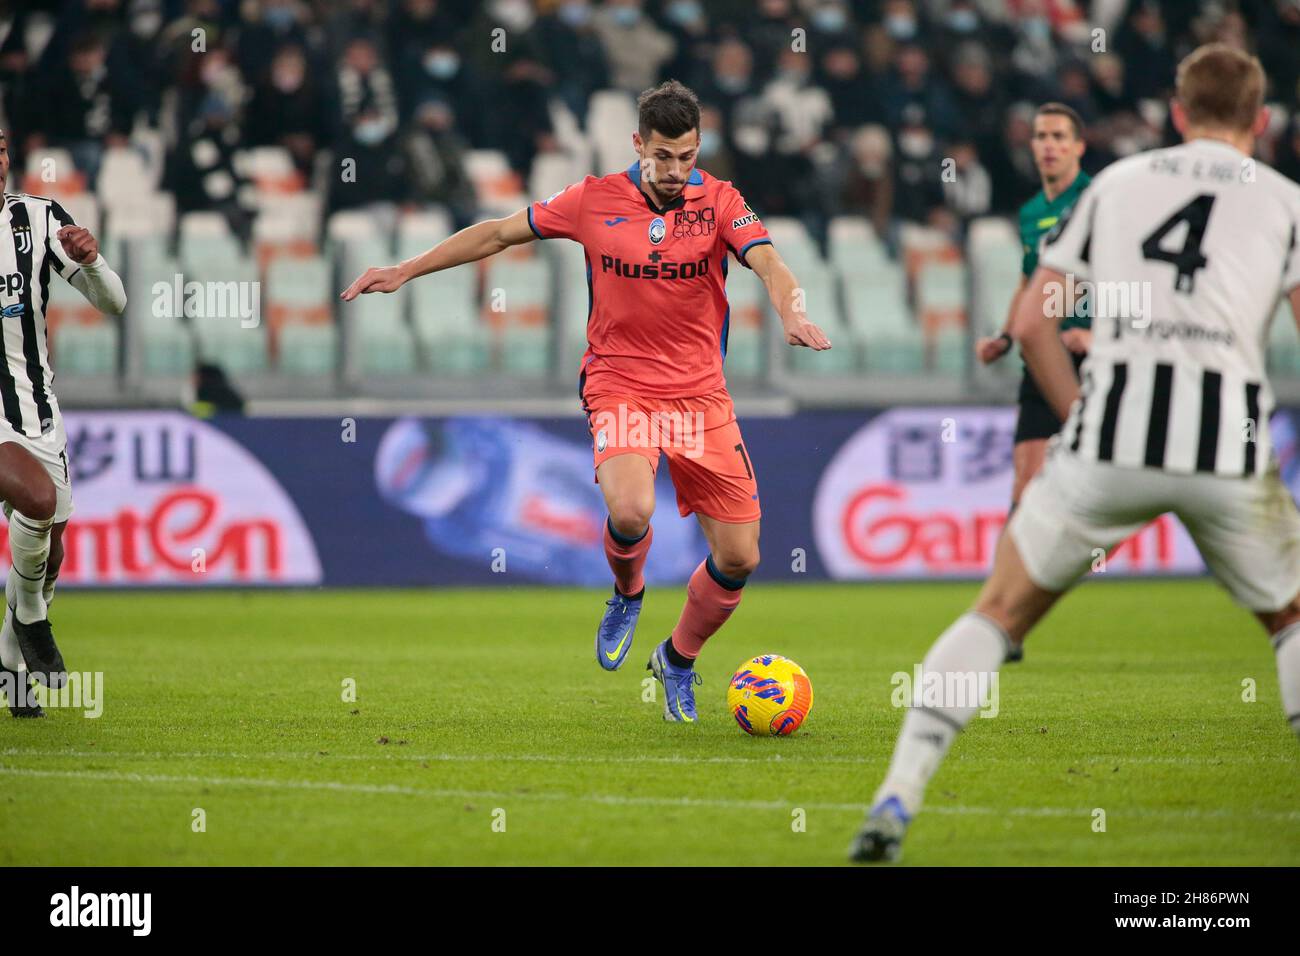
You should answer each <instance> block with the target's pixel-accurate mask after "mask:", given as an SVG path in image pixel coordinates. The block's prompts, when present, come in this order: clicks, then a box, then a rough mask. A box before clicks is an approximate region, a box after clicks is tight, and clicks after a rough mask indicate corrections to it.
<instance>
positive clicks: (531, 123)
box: [456, 0, 557, 177]
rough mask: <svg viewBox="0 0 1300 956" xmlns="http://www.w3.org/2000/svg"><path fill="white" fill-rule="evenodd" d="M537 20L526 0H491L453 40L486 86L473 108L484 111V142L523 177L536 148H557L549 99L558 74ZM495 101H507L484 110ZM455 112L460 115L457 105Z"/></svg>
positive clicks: (530, 166)
mask: <svg viewBox="0 0 1300 956" xmlns="http://www.w3.org/2000/svg"><path fill="white" fill-rule="evenodd" d="M536 25H537V15H536V12H535V11H534V10H533V6H532V4H531V3H529V2H528V0H491V2H490V3H488V4H487V5H486V6H485V7H483V9H482V10H481V11H480V13H479V16H478V17H476V18H475V20H474V22H473V23H471V24H470V26H469V27H468V28H467V30H466V31H465V32H464V33H463V34H462V36H461V37H460V38H459V39H458V41H457V43H456V47H457V49H458V50H461V51H464V56H465V60H466V64H467V65H468V66H470V67H471V68H473V69H474V70H475V72H476V75H477V76H480V77H482V79H483V83H484V85H485V87H486V89H485V91H484V95H485V99H484V100H483V101H482V102H480V103H478V104H475V105H474V106H473V108H474V109H476V110H478V111H479V112H480V113H481V114H482V121H483V124H484V127H485V138H486V142H487V145H488V147H489V148H491V149H495V150H498V151H500V152H502V153H504V154H505V156H506V158H507V159H508V160H509V162H510V166H511V168H512V169H514V170H515V171H516V172H517V173H519V174H520V175H521V176H525V177H526V176H527V175H528V172H529V170H530V169H531V168H532V164H533V159H534V157H535V156H536V155H537V153H538V152H541V151H549V150H552V149H555V148H557V147H556V144H555V142H554V137H553V135H552V128H551V110H550V103H549V100H550V90H551V87H552V85H553V84H554V83H555V80H556V77H555V74H554V72H553V71H552V70H551V69H550V67H548V66H547V65H546V53H545V51H544V50H543V49H542V47H541V43H540V42H539V38H538V33H537V30H536ZM480 37H482V38H488V40H487V42H480V40H479V38H480ZM498 41H499V42H498ZM497 103H500V104H508V106H507V107H506V108H501V109H493V108H486V109H485V105H486V104H497ZM457 115H458V116H463V115H464V111H463V109H462V108H461V107H460V106H459V105H458V106H457Z"/></svg>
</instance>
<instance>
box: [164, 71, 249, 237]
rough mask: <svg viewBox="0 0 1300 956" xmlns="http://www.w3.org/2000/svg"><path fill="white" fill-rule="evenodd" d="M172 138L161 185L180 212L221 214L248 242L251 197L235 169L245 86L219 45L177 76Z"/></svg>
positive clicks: (241, 144)
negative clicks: (240, 109) (179, 77)
mask: <svg viewBox="0 0 1300 956" xmlns="http://www.w3.org/2000/svg"><path fill="white" fill-rule="evenodd" d="M178 92H179V96H178V97H177V107H176V113H177V118H176V140H175V143H174V144H173V145H172V148H171V150H170V151H169V152H168V155H167V163H166V167H165V170H164V177H163V187H164V188H165V189H167V190H169V191H171V192H173V193H174V194H175V195H176V210H177V212H178V213H185V212H194V211H211V212H219V213H221V214H222V215H224V216H225V217H226V219H227V221H228V222H229V223H230V228H231V230H232V231H233V232H234V233H235V234H236V235H238V236H241V237H242V238H244V239H247V238H248V236H249V233H250V232H251V223H252V217H251V209H250V206H249V203H250V201H251V196H250V195H249V193H248V190H247V189H246V188H245V187H246V186H247V183H246V182H245V181H244V180H243V179H242V177H241V176H240V174H239V172H238V170H236V168H235V164H234V155H235V151H236V150H238V149H239V148H240V147H241V146H243V132H242V129H241V128H240V125H239V104H240V103H241V102H242V101H243V98H244V87H243V83H242V81H241V80H240V76H239V70H238V68H237V67H236V66H235V65H234V58H233V56H232V55H231V54H230V53H229V51H227V50H226V49H224V48H222V47H216V48H210V49H209V50H208V51H206V52H204V53H195V54H194V55H193V56H192V57H191V58H190V60H189V61H188V63H187V65H186V67H185V69H184V71H183V73H182V77H181V85H180V88H179V91H178Z"/></svg>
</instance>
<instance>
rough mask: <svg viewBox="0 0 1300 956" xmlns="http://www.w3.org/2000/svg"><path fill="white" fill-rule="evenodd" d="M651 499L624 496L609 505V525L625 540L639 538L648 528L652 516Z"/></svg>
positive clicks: (653, 508)
mask: <svg viewBox="0 0 1300 956" xmlns="http://www.w3.org/2000/svg"><path fill="white" fill-rule="evenodd" d="M654 510H655V504H654V499H653V498H648V497H645V496H643V495H625V496H620V497H617V498H615V499H614V500H612V501H610V503H609V523H610V524H612V525H613V526H614V530H615V531H617V532H618V533H619V534H621V535H623V536H624V537H626V538H639V537H641V535H643V534H645V530H646V528H648V527H650V518H651V516H652V515H653V514H654Z"/></svg>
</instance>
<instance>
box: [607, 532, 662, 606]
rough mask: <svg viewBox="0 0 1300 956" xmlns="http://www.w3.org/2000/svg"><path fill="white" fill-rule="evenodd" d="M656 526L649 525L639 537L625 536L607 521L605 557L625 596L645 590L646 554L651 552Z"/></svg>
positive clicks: (634, 595) (635, 594)
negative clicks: (650, 526) (651, 542)
mask: <svg viewBox="0 0 1300 956" xmlns="http://www.w3.org/2000/svg"><path fill="white" fill-rule="evenodd" d="M653 538H654V528H649V527H647V528H646V530H645V534H643V535H641V537H639V538H635V539H632V538H625V537H623V536H622V535H621V534H619V533H618V532H617V531H615V530H614V526H613V525H611V524H610V523H609V521H608V519H606V521H605V557H606V558H608V559H609V569H610V570H611V571H613V572H614V584H615V586H617V587H618V593H619V594H621V595H623V596H624V597H636V596H637V595H638V594H640V593H641V592H642V591H643V590H645V575H644V574H643V573H642V572H644V571H645V560H646V556H647V555H649V554H650V541H651V539H653Z"/></svg>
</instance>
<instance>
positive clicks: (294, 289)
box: [263, 256, 338, 374]
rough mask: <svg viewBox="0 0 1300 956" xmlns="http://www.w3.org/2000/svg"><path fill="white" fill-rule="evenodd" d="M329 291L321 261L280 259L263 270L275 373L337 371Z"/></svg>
mask: <svg viewBox="0 0 1300 956" xmlns="http://www.w3.org/2000/svg"><path fill="white" fill-rule="evenodd" d="M332 287H333V284H332V283H331V281H330V266H329V263H328V262H326V261H325V259H324V258H323V257H321V256H307V257H302V258H291V257H280V258H277V259H274V260H273V261H272V262H271V263H270V265H269V266H268V267H267V270H266V282H265V286H264V294H263V301H264V303H265V313H266V319H267V324H268V329H269V331H270V334H271V350H272V354H273V355H274V356H275V359H276V365H277V367H278V368H280V369H282V370H284V371H286V372H292V373H295V374H322V373H325V372H329V371H333V370H334V369H335V368H336V367H337V365H338V330H337V329H336V328H335V325H334V317H333V313H332V311H331V308H332V306H333V296H332Z"/></svg>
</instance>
